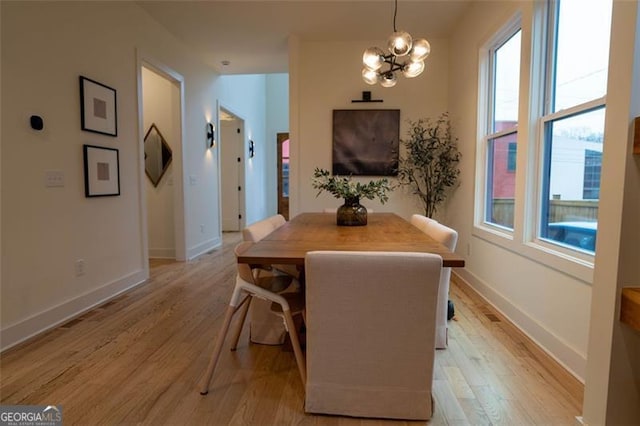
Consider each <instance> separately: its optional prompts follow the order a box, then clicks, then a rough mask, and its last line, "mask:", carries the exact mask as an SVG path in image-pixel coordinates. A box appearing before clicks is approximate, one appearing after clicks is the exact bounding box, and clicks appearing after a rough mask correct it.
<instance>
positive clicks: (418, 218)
mask: <svg viewBox="0 0 640 426" xmlns="http://www.w3.org/2000/svg"><path fill="white" fill-rule="evenodd" d="M430 223H438V221H437V220H435V219H431V218H430V217H427V216H424V215H421V214H414V215H412V216H411V224H412V225H413V226H415V227H416V228H418V229H419V230H421V231H422V232H424V233H425V234H426V233H427V226H428V225H429V224H430Z"/></svg>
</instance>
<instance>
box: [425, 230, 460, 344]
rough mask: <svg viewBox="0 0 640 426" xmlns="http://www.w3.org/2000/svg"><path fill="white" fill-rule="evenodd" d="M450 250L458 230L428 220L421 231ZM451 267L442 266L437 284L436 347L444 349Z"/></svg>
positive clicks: (454, 247) (453, 248)
mask: <svg viewBox="0 0 640 426" xmlns="http://www.w3.org/2000/svg"><path fill="white" fill-rule="evenodd" d="M423 232H425V233H426V234H427V235H429V236H430V237H431V238H433V239H434V240H436V241H438V242H439V243H440V244H442V245H444V246H445V247H446V248H448V249H449V250H450V251H455V249H456V244H457V243H458V232H457V231H456V230H454V229H451V228H449V227H448V226H445V225H443V224H441V223H438V222H436V221H432V222H429V223H428V224H427V226H426V229H425V230H424V231H423ZM450 281H451V268H442V275H441V276H440V285H439V286H438V309H437V318H436V348H438V349H445V348H446V347H447V345H448V343H449V327H448V325H447V311H448V306H449V287H450Z"/></svg>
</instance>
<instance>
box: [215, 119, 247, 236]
mask: <svg viewBox="0 0 640 426" xmlns="http://www.w3.org/2000/svg"><path fill="white" fill-rule="evenodd" d="M243 141H244V120H242V119H240V118H238V117H237V116H235V115H233V114H231V113H229V112H228V111H225V110H222V109H221V110H220V160H221V165H220V170H221V174H222V230H223V231H240V230H241V229H242V228H243V223H244V222H243V210H244V202H243V201H244V200H243V194H244V190H243V189H244V188H243V187H244V150H243V146H244V145H243Z"/></svg>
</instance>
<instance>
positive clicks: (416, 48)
mask: <svg viewBox="0 0 640 426" xmlns="http://www.w3.org/2000/svg"><path fill="white" fill-rule="evenodd" d="M429 53H431V45H430V44H429V42H428V41H427V40H425V39H423V38H419V39H417V40H414V41H413V48H412V49H411V52H410V53H409V57H410V58H411V60H412V61H413V62H418V61H424V60H425V59H426V58H427V56H429Z"/></svg>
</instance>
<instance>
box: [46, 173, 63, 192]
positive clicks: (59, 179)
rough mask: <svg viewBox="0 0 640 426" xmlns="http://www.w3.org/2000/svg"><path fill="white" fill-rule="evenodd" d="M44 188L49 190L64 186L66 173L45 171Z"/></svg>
mask: <svg viewBox="0 0 640 426" xmlns="http://www.w3.org/2000/svg"><path fill="white" fill-rule="evenodd" d="M44 186H45V187H47V188H55V187H61V186H64V172H63V171H62V170H45V172H44Z"/></svg>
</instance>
